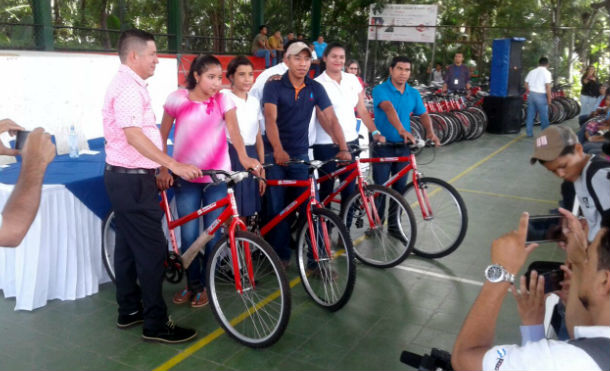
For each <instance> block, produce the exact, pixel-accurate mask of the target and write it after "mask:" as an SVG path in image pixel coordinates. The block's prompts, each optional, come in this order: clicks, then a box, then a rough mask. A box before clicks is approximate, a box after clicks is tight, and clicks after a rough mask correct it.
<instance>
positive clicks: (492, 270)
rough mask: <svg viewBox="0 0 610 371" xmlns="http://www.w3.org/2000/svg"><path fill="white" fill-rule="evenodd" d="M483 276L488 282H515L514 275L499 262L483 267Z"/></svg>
mask: <svg viewBox="0 0 610 371" xmlns="http://www.w3.org/2000/svg"><path fill="white" fill-rule="evenodd" d="M485 278H487V280H488V281H489V282H493V283H498V282H510V283H514V282H515V275H514V274H512V273H509V272H508V271H507V270H506V269H504V267H503V266H501V265H499V264H492V265H490V266H488V267H487V268H486V269H485Z"/></svg>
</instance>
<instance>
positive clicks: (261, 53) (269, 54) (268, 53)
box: [254, 49, 277, 68]
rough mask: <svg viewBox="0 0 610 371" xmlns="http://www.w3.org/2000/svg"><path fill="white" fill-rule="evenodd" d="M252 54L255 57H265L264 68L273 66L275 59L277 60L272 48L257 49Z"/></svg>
mask: <svg viewBox="0 0 610 371" xmlns="http://www.w3.org/2000/svg"><path fill="white" fill-rule="evenodd" d="M254 56H255V57H261V58H265V68H269V67H271V66H275V63H276V60H277V59H276V58H275V51H274V50H267V49H258V50H257V51H256V52H255V53H254ZM270 59H271V60H270Z"/></svg>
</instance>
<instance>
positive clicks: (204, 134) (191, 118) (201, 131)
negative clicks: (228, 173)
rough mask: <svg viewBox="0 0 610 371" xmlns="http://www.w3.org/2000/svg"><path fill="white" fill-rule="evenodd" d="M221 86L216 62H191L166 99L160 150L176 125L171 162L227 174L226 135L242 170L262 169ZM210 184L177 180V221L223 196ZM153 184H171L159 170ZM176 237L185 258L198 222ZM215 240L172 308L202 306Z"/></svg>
mask: <svg viewBox="0 0 610 371" xmlns="http://www.w3.org/2000/svg"><path fill="white" fill-rule="evenodd" d="M221 84H222V68H221V65H220V61H218V59H216V58H215V57H213V56H211V55H205V56H203V55H200V56H199V57H197V58H196V59H195V60H194V61H193V63H192V64H191V68H190V70H189V74H188V77H187V87H186V89H179V90H177V91H175V92H173V93H171V94H170V95H169V96H168V97H167V100H166V101H165V105H164V109H165V110H164V113H163V120H162V121H161V137H162V141H163V149H164V151H165V152H167V138H168V136H169V132H170V130H171V128H172V126H173V124H174V122H175V123H176V128H175V133H174V149H173V157H174V158H175V159H176V160H177V161H179V162H182V163H187V164H192V165H196V166H198V167H199V168H200V169H203V170H208V169H215V170H231V161H230V159H229V154H228V144H227V133H228V134H229V137H230V138H231V142H232V143H233V146H234V147H235V150H236V151H237V153H238V158H239V161H240V163H241V165H242V166H243V167H244V168H246V169H248V168H252V169H256V170H258V169H260V168H261V166H260V163H259V162H258V160H256V159H254V158H250V157H248V155H247V153H246V149H245V147H244V142H243V139H242V137H241V135H240V133H239V126H238V124H237V116H236V113H235V105H234V104H233V102H232V101H231V100H230V99H228V98H227V97H226V96H224V95H223V94H221V93H220V92H219V90H220V87H221ZM225 122H226V124H225ZM209 183H211V179H210V178H209V177H208V176H203V177H200V178H197V179H194V180H192V181H186V180H184V179H178V180H177V184H176V188H175V193H176V206H177V209H178V216H179V217H183V216H185V215H188V214H190V213H192V212H194V211H196V210H198V209H199V208H201V207H202V206H203V205H208V204H210V203H212V202H215V201H217V200H219V199H221V198H223V197H224V196H225V195H226V193H227V189H226V185H225V184H220V185H210V186H208V185H209ZM157 184H158V186H159V188H161V189H167V188H169V187H170V186H171V185H172V184H173V178H172V177H171V175H170V174H169V171H168V169H167V168H164V167H161V169H160V172H159V175H158V177H157ZM221 212H222V210H216V211H214V212H212V213H209V214H206V215H204V216H203V221H204V228H207V227H208V226H209V225H210V224H211V223H213V222H214V220H216V218H218V216H219V215H220V213H221ZM180 232H181V233H180V234H181V239H182V241H181V249H182V251H183V252H184V251H186V249H187V248H188V247H189V246H190V245H191V244H192V243H193V242H194V241H195V240H196V239H197V237H198V236H199V219H195V220H192V221H190V222H188V223H186V224H184V225H183V226H181V228H180ZM219 238H220V233H217V234H216V236H214V239H212V240H211V241H210V242H209V243H208V244H207V245H206V247H205V254H204V256H201V255H198V256H197V258H196V259H195V260H194V261H193V263H192V264H191V266H190V267H189V268H188V270H187V288H185V289H184V290H182V291H180V292H178V293H176V295H174V298H173V302H174V303H176V304H182V303H186V302H187V301H189V300H190V301H191V306H192V307H202V306H204V305H206V304H207V302H208V298H207V294H206V291H205V287H206V282H205V267H206V264H207V258H208V257H209V255H210V252H211V249H212V248H213V247H214V245H215V244H216V243H217V242H218V239H219Z"/></svg>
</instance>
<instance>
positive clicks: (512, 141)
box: [448, 134, 525, 184]
mask: <svg viewBox="0 0 610 371" xmlns="http://www.w3.org/2000/svg"><path fill="white" fill-rule="evenodd" d="M523 138H525V134H521V135H520V136H518V137H517V138H515V139H513V140H511V141H510V142H508V143H506V144H505V145H503V146H502V147H500V148H498V149H497V150H495V151H494V152H492V153H491V154H489V155H488V156H486V157H485V158H483V159H481V160H479V161H477V162H476V163H475V164H474V165H472V166H470V167H469V168H468V169H466V170H464V171H462V172H461V173H459V174H458V175H456V176H454V177H453V178H451V180H449V182H448V183H450V184H451V183H453V182H455V181H457V180H458V179H460V178H462V177H463V176H464V175H466V174H468V173H470V172H471V171H473V170H474V169H476V168H478V167H479V166H481V165H483V164H484V163H486V162H487V161H489V160H491V159H492V158H493V157H495V156H496V155H497V154H499V153H500V152H502V151H504V150H505V149H507V148H508V147H510V146H512V145H513V144H515V143H517V142H518V141H520V140H521V139H523Z"/></svg>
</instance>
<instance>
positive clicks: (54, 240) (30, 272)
mask: <svg viewBox="0 0 610 371" xmlns="http://www.w3.org/2000/svg"><path fill="white" fill-rule="evenodd" d="M12 189H13V185H6V184H0V210H1V209H2V208H4V205H5V204H6V201H7V200H8V197H9V196H10V193H11V191H12ZM101 228H102V220H100V219H99V218H98V217H97V216H96V215H95V214H94V213H93V212H92V211H91V210H89V209H88V208H87V207H86V206H85V205H84V204H83V203H82V202H81V201H80V200H78V199H77V198H76V197H74V195H73V194H72V193H71V192H70V191H69V190H67V189H66V187H65V186H63V185H44V186H43V191H42V197H41V201H40V208H39V210H38V214H37V215H36V219H35V220H34V223H33V224H32V226H31V228H30V230H29V231H28V233H27V235H26V236H25V238H24V240H23V241H22V243H21V245H19V246H18V247H17V248H0V290H2V291H3V292H4V296H5V297H15V298H16V304H15V310H33V309H36V308H40V307H42V306H44V305H46V303H47V301H48V300H52V299H60V300H75V299H79V298H83V297H85V296H88V295H92V294H95V293H97V292H98V287H99V284H100V283H104V282H108V281H109V278H108V275H107V274H106V271H105V269H104V267H103V263H102V258H101Z"/></svg>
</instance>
